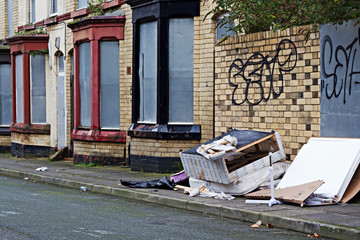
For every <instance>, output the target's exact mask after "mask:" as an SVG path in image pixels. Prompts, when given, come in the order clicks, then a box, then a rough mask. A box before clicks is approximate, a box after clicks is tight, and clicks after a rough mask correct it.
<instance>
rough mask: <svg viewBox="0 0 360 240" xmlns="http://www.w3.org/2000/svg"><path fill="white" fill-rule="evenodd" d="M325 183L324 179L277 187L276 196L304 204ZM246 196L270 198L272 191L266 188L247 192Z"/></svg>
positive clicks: (285, 200) (282, 199)
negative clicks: (281, 187)
mask: <svg viewBox="0 0 360 240" xmlns="http://www.w3.org/2000/svg"><path fill="white" fill-rule="evenodd" d="M323 183H324V182H323V181H314V182H310V183H306V184H302V185H299V186H294V187H288V188H283V189H275V193H274V195H275V196H274V197H275V199H278V200H281V201H284V202H291V203H296V204H300V205H301V206H303V205H304V204H305V200H306V199H307V198H308V197H309V196H310V195H311V194H312V193H313V192H314V191H315V190H316V189H318V188H319V187H320V186H321V185H322V184H323ZM245 197H246V198H250V199H270V198H271V192H270V189H265V190H261V191H258V192H253V193H249V194H246V195H245Z"/></svg>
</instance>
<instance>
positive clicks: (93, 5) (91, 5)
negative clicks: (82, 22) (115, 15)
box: [88, 0, 105, 17]
mask: <svg viewBox="0 0 360 240" xmlns="http://www.w3.org/2000/svg"><path fill="white" fill-rule="evenodd" d="M104 1H105V0H89V1H88V9H89V12H90V14H89V17H94V16H101V15H103V14H104V9H103V7H102V4H103V3H104Z"/></svg>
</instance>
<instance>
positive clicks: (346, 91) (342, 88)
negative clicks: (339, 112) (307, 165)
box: [320, 28, 360, 104]
mask: <svg viewBox="0 0 360 240" xmlns="http://www.w3.org/2000/svg"><path fill="white" fill-rule="evenodd" d="M357 35H358V36H357V37H355V38H354V39H352V42H351V43H350V44H349V45H341V44H340V45H338V46H336V48H335V46H334V45H333V40H332V38H331V37H330V36H329V35H326V36H324V38H323V41H322V44H321V57H320V60H321V72H322V78H323V79H321V93H323V92H324V91H325V92H324V93H325V96H326V98H327V99H331V98H333V97H334V98H339V97H342V98H343V99H342V100H343V103H344V104H346V98H347V97H348V96H350V95H351V90H352V88H353V87H354V85H357V84H360V78H356V75H360V69H359V64H360V59H356V56H357V55H356V53H357V51H358V50H360V48H359V46H360V28H359V29H358V34H357ZM356 79H357V80H356Z"/></svg>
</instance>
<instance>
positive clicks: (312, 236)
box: [307, 233, 321, 238]
mask: <svg viewBox="0 0 360 240" xmlns="http://www.w3.org/2000/svg"><path fill="white" fill-rule="evenodd" d="M307 236H308V238H321V236H320V235H319V234H317V233H314V234H313V235H311V234H309V235H307Z"/></svg>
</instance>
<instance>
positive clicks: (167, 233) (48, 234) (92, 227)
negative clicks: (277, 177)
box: [0, 176, 308, 240]
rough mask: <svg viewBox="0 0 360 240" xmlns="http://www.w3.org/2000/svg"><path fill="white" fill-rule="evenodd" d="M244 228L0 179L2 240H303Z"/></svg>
mask: <svg viewBox="0 0 360 240" xmlns="http://www.w3.org/2000/svg"><path fill="white" fill-rule="evenodd" d="M249 225H251V224H249V223H243V222H239V221H235V220H230V219H224V218H219V217H214V216H211V215H208V214H206V213H204V214H199V213H193V212H187V211H184V210H179V209H172V208H168V207H163V206H157V205H152V204H147V203H143V202H134V201H130V200H127V199H121V198H115V197H112V196H107V195H101V194H94V193H90V192H80V190H79V191H77V190H74V189H67V188H60V187H57V186H53V185H47V184H43V183H33V182H29V181H25V180H20V179H13V178H7V177H2V176H0V236H1V237H0V238H1V239H20V240H25V239H26V240H28V239H46V240H48V239H76V240H78V239H176V240H179V239H221V240H224V239H277V240H281V239H284V240H285V239H286V240H288V239H308V237H307V235H305V234H302V233H297V232H291V231H286V230H281V229H276V228H272V229H270V228H266V227H265V226H261V227H260V228H257V229H254V228H250V227H249Z"/></svg>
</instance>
